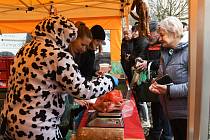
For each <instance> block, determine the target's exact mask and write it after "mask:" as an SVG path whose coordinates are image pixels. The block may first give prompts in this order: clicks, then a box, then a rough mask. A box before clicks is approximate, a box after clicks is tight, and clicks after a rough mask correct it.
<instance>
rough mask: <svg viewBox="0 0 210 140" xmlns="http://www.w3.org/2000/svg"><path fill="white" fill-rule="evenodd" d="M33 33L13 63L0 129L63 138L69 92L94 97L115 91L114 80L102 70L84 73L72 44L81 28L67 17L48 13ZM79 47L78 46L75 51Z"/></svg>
mask: <svg viewBox="0 0 210 140" xmlns="http://www.w3.org/2000/svg"><path fill="white" fill-rule="evenodd" d="M32 37H33V39H32V41H31V42H30V43H28V44H26V45H25V46H23V47H22V48H21V49H20V50H19V52H18V53H17V55H16V56H15V59H14V64H13V65H12V66H11V70H10V74H11V76H10V78H9V82H8V93H7V95H6V99H5V102H4V108H3V110H2V112H1V118H3V123H2V125H3V126H4V127H1V133H3V132H5V133H4V134H5V136H6V135H7V138H6V139H16V140H27V139H33V140H34V139H37V140H60V139H63V138H62V135H61V133H60V130H59V128H58V125H59V123H60V117H61V116H62V114H63V112H64V108H65V105H64V102H65V96H67V95H71V96H73V97H75V98H80V99H91V98H96V97H99V96H101V95H103V94H105V93H107V92H109V91H111V90H113V89H114V86H115V83H116V81H114V80H116V79H115V78H114V77H112V76H110V75H104V76H101V77H98V78H96V79H94V80H92V81H88V80H86V79H85V78H84V77H82V76H81V74H80V71H79V69H78V65H77V64H76V63H75V61H74V60H73V56H72V53H71V52H72V48H71V47H69V46H71V45H70V43H71V42H72V41H74V40H75V39H76V37H77V28H76V27H75V25H74V24H73V23H72V22H71V21H70V20H68V19H67V18H65V17H63V16H50V17H48V18H45V19H44V20H42V21H41V22H40V23H39V24H37V26H36V27H35V30H34V31H33V32H32ZM86 38H87V36H86ZM79 43H81V44H82V42H79ZM83 43H84V42H83ZM86 43H87V44H88V41H87V40H86ZM80 51H81V50H80V48H77V49H75V51H74V52H76V53H77V52H80ZM2 128H5V131H3V130H2Z"/></svg>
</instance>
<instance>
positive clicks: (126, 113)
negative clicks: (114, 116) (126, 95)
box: [122, 100, 135, 118]
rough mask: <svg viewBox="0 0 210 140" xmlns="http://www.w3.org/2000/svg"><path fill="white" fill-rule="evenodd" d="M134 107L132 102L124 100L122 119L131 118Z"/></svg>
mask: <svg viewBox="0 0 210 140" xmlns="http://www.w3.org/2000/svg"><path fill="white" fill-rule="evenodd" d="M134 107H135V103H134V102H133V100H124V105H123V108H122V117H123V118H126V117H131V116H132V115H133V110H134Z"/></svg>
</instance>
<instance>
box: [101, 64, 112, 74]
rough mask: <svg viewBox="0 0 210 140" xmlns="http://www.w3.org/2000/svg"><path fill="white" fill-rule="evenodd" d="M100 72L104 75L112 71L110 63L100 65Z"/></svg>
mask: <svg viewBox="0 0 210 140" xmlns="http://www.w3.org/2000/svg"><path fill="white" fill-rule="evenodd" d="M99 71H100V72H103V73H107V72H109V71H110V65H109V64H108V63H101V64H99Z"/></svg>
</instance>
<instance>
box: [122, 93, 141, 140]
mask: <svg viewBox="0 0 210 140" xmlns="http://www.w3.org/2000/svg"><path fill="white" fill-rule="evenodd" d="M131 100H133V101H134V98H133V96H131ZM134 102H135V101H134ZM124 137H125V139H145V137H144V130H143V128H142V127H141V121H140V118H139V115H138V110H137V108H136V106H135V107H134V111H133V115H132V116H131V117H127V118H124Z"/></svg>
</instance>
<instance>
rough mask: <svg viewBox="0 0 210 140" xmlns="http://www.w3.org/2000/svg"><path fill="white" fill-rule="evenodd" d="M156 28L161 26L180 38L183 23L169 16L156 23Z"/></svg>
mask: <svg viewBox="0 0 210 140" xmlns="http://www.w3.org/2000/svg"><path fill="white" fill-rule="evenodd" d="M158 28H162V29H165V30H166V31H168V32H171V33H175V34H176V35H177V36H178V37H180V38H181V37H182V36H183V25H182V23H181V21H180V20H179V19H178V18H176V17H172V16H171V17H167V18H165V19H163V20H162V21H161V22H160V23H159V24H158Z"/></svg>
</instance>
